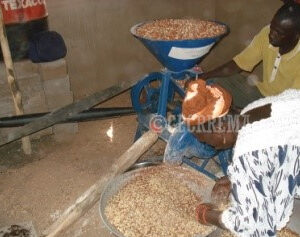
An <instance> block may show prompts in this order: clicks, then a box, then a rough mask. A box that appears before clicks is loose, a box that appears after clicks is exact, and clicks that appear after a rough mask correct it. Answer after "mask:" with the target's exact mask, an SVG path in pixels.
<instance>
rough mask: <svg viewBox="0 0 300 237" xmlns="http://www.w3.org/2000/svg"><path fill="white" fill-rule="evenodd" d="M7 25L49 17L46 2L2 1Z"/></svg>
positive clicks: (29, 0)
mask: <svg viewBox="0 0 300 237" xmlns="http://www.w3.org/2000/svg"><path fill="white" fill-rule="evenodd" d="M0 3H1V8H2V13H3V19H4V23H5V24H15V23H16V24H17V23H22V22H27V21H32V20H37V19H40V18H43V17H46V16H47V10H46V0H0Z"/></svg>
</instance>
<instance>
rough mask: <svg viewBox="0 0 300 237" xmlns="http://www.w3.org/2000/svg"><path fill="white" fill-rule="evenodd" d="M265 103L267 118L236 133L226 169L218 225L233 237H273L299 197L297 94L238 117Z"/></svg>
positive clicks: (299, 98) (299, 104)
mask: <svg viewBox="0 0 300 237" xmlns="http://www.w3.org/2000/svg"><path fill="white" fill-rule="evenodd" d="M266 104H272V105H271V108H272V112H271V117H270V118H267V119H263V120H261V121H257V122H254V123H252V124H248V125H246V126H244V127H243V128H242V129H241V130H240V132H239V134H238V139H237V142H236V146H235V150H234V156H233V162H232V164H231V165H230V166H229V168H228V175H229V178H230V180H231V183H232V194H231V206H230V207H229V208H228V209H227V210H225V211H224V212H223V214H222V222H223V223H224V225H225V226H226V227H227V228H228V229H229V230H230V231H232V232H233V233H235V235H236V236H241V237H261V236H276V231H277V230H280V229H281V228H283V227H284V226H285V225H286V224H287V222H288V220H289V217H290V215H291V214H292V209H293V201H294V197H295V195H297V194H298V195H299V194H300V188H299V185H300V121H299V120H300V91H297V90H287V91H285V92H283V93H282V94H280V95H278V96H274V97H267V98H264V99H260V100H258V101H255V102H253V103H252V104H250V105H249V106H247V107H246V108H245V109H244V110H243V111H242V114H243V113H246V112H247V111H249V110H251V109H254V108H257V107H260V106H263V105H266Z"/></svg>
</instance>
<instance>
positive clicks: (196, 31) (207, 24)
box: [136, 19, 226, 40]
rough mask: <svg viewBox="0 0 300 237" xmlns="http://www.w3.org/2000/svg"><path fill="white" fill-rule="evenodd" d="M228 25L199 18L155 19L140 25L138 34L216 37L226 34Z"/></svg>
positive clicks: (170, 37) (156, 37) (158, 37)
mask: <svg viewBox="0 0 300 237" xmlns="http://www.w3.org/2000/svg"><path fill="white" fill-rule="evenodd" d="M225 32H226V27H225V26H224V25H221V24H218V23H216V22H211V21H203V20H199V19H164V20H155V21H152V22H149V23H145V24H143V25H141V26H139V27H138V28H137V30H136V34H137V35H138V36H140V37H143V38H148V39H153V40H188V39H201V38H210V37H216V36H220V35H222V34H224V33H225Z"/></svg>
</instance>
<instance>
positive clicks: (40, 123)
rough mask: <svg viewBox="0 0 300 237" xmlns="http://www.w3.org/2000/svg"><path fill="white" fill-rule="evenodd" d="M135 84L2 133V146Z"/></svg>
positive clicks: (117, 88) (104, 93)
mask: <svg viewBox="0 0 300 237" xmlns="http://www.w3.org/2000/svg"><path fill="white" fill-rule="evenodd" d="M135 83H136V81H129V80H128V81H124V82H122V83H120V84H119V85H115V86H112V87H109V88H107V89H105V90H103V91H100V92H96V93H94V94H92V95H90V96H88V97H86V98H84V99H82V100H80V101H77V102H75V103H72V104H70V105H67V106H65V107H62V108H60V109H57V110H55V111H53V112H51V113H49V114H47V115H45V116H43V117H41V118H39V119H36V120H35V121H33V122H31V123H28V124H26V125H24V126H23V127H20V128H16V129H12V131H10V132H7V133H3V132H2V133H0V146H2V145H4V144H7V143H9V142H12V141H15V140H17V139H20V138H22V137H24V136H28V135H30V134H33V133H35V132H38V131H40V130H42V129H45V128H48V127H51V126H52V125H54V124H56V123H59V122H61V121H64V120H66V119H67V118H69V117H72V116H73V115H75V114H78V113H80V112H82V111H83V110H87V109H89V108H91V107H93V106H95V105H97V104H99V103H102V102H104V101H106V100H108V99H110V98H112V97H114V96H116V95H118V94H120V93H121V92H123V91H125V90H127V89H129V88H130V87H132V86H133V85H134V84H135Z"/></svg>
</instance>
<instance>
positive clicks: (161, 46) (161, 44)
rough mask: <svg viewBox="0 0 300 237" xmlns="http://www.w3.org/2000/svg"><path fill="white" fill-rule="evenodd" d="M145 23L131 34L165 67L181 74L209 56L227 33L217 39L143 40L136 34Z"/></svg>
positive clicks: (138, 25) (133, 28)
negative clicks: (211, 50)
mask: <svg viewBox="0 0 300 237" xmlns="http://www.w3.org/2000/svg"><path fill="white" fill-rule="evenodd" d="M145 23H147V22H145ZM145 23H140V24H137V25H135V26H133V27H132V28H131V33H132V34H133V35H134V36H135V37H136V38H138V39H139V40H140V41H141V42H142V43H143V44H144V46H145V47H146V48H147V49H148V50H149V51H150V52H151V53H152V54H153V55H154V57H155V58H156V59H157V60H158V61H159V62H160V63H161V64H162V65H163V66H164V67H166V68H167V69H168V70H170V71H173V72H180V71H184V70H188V69H191V68H193V67H194V66H195V65H196V64H198V63H199V62H200V61H201V60H202V59H203V58H204V56H205V55H207V53H208V52H209V51H210V49H211V48H212V47H213V46H214V45H215V43H216V42H218V41H219V40H220V39H221V38H222V37H223V36H224V35H225V34H226V33H227V32H225V33H224V34H223V35H219V36H217V37H212V38H202V39H190V40H153V39H147V38H142V37H140V36H138V35H137V34H136V30H137V28H138V27H140V26H142V25H143V24H145ZM219 24H221V23H219ZM222 25H224V24H222ZM224 26H226V25H224ZM226 28H227V26H226Z"/></svg>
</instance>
